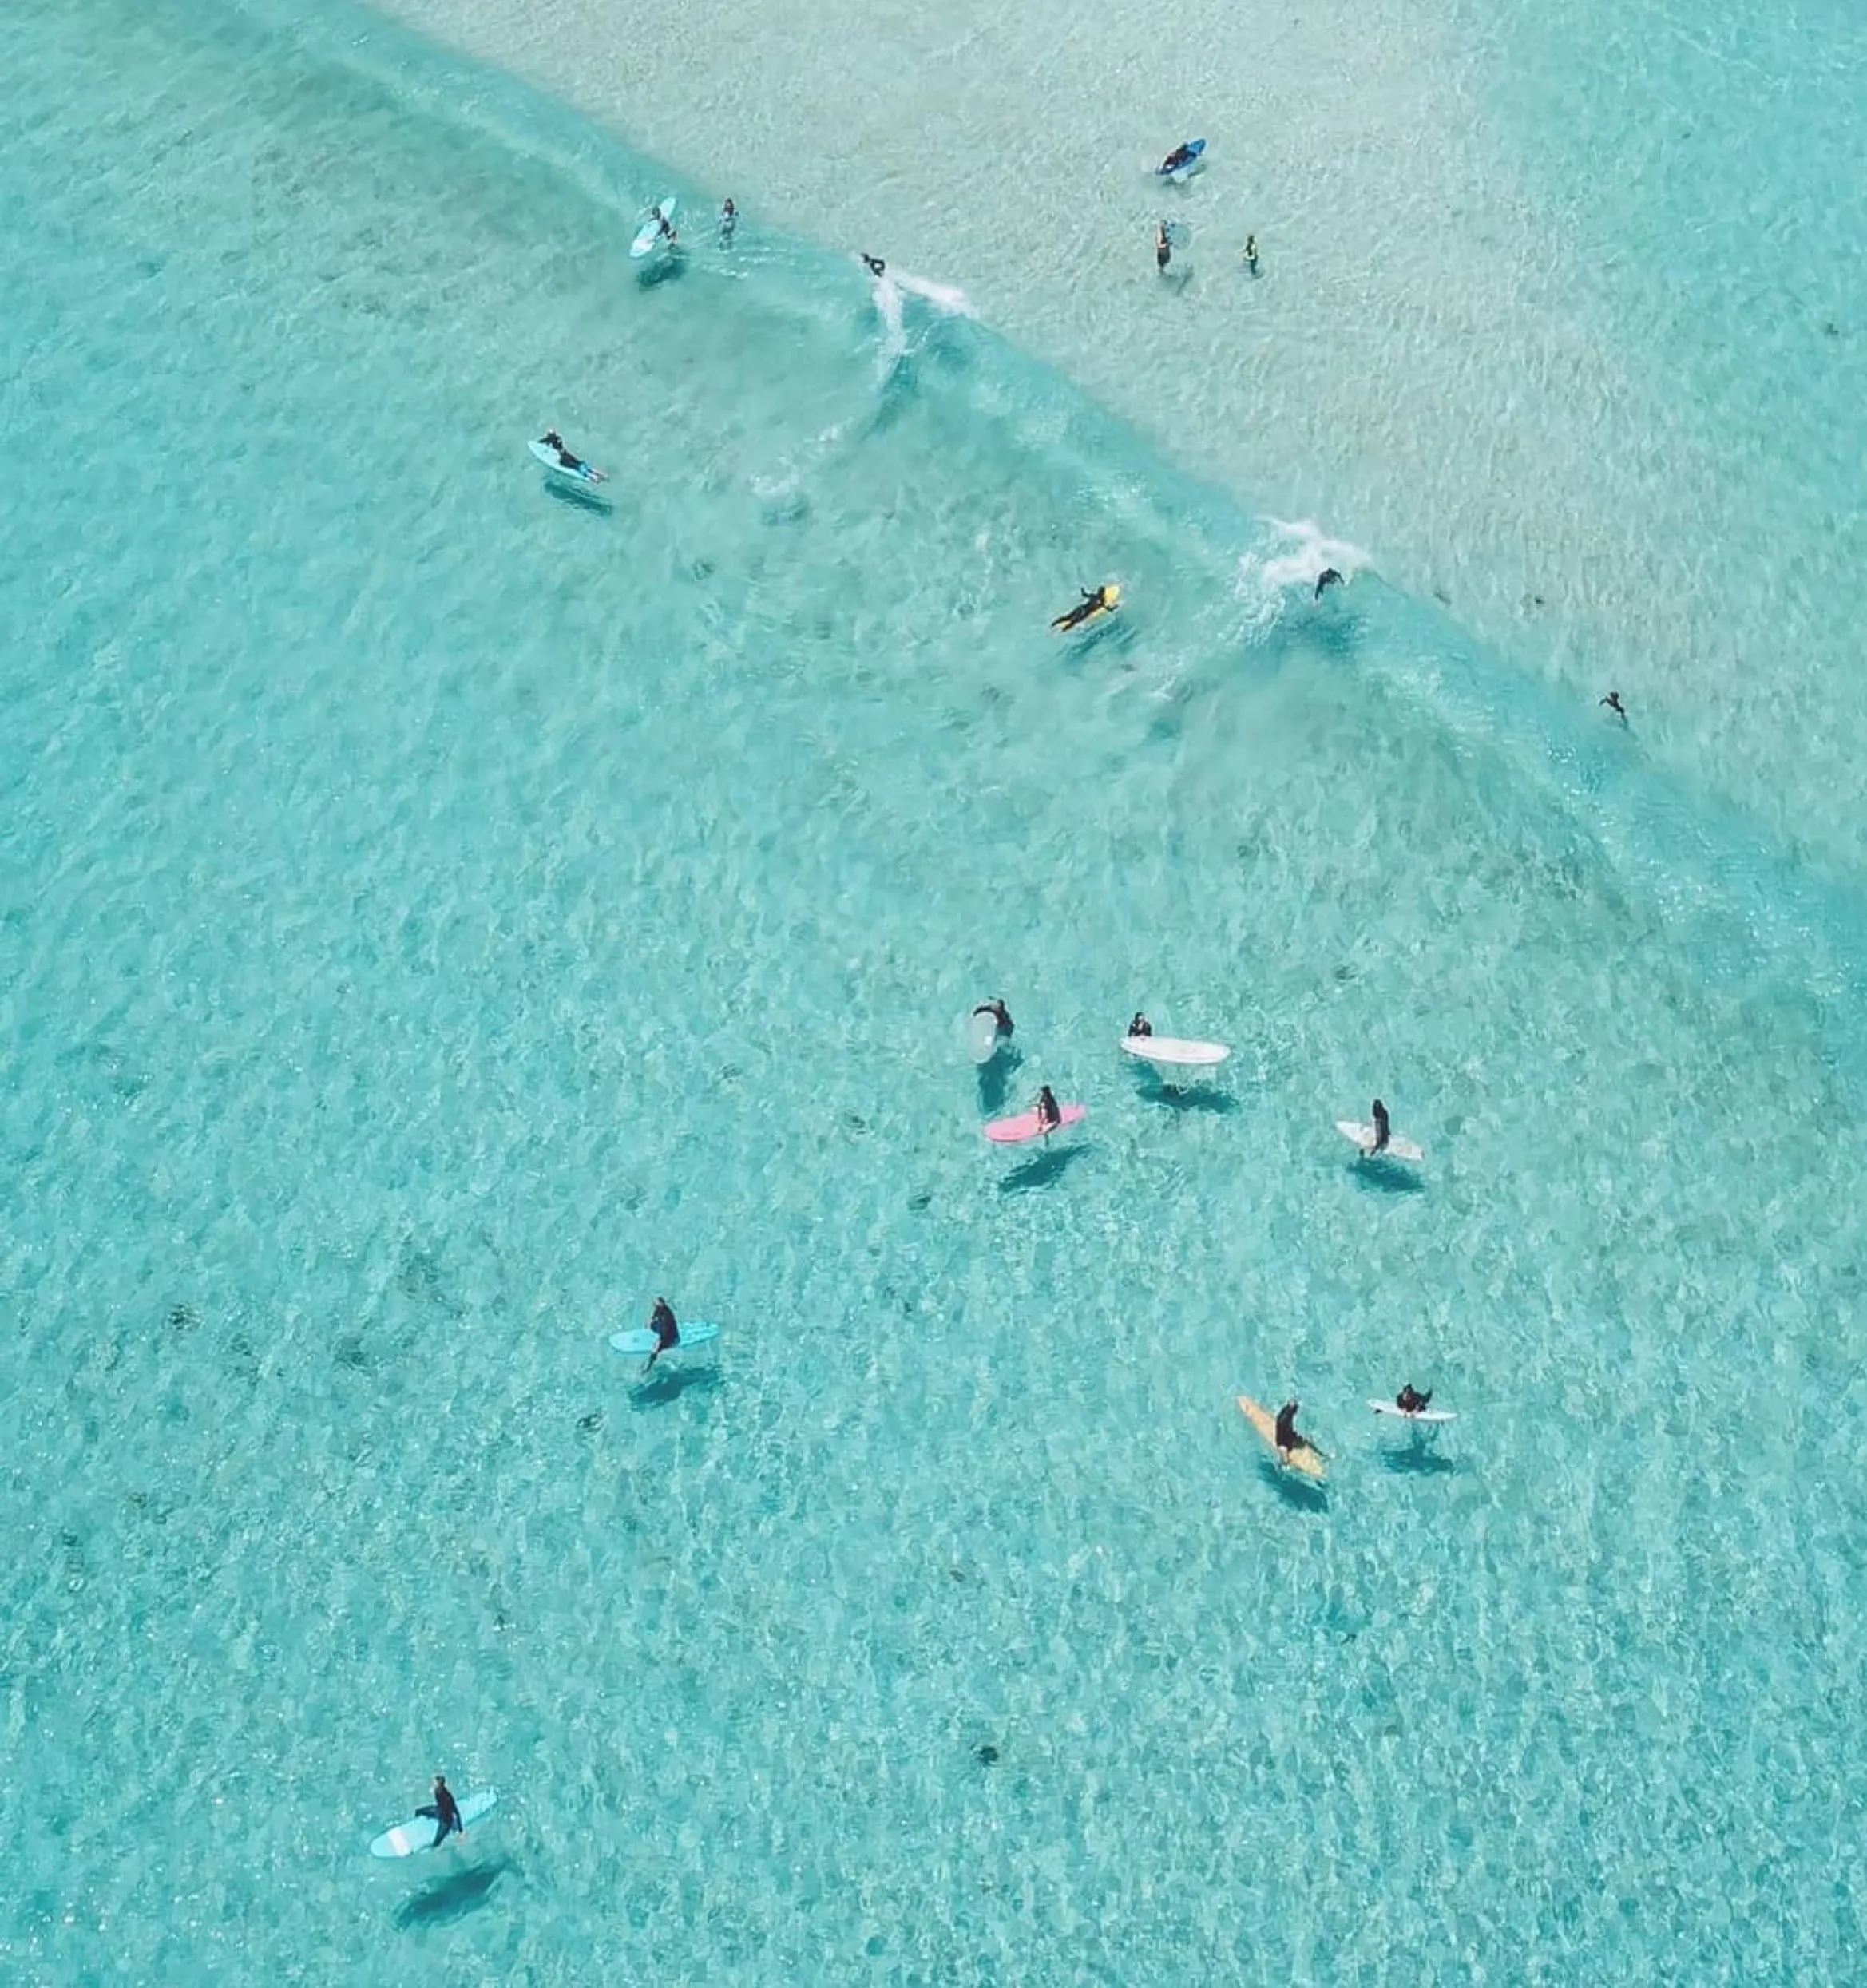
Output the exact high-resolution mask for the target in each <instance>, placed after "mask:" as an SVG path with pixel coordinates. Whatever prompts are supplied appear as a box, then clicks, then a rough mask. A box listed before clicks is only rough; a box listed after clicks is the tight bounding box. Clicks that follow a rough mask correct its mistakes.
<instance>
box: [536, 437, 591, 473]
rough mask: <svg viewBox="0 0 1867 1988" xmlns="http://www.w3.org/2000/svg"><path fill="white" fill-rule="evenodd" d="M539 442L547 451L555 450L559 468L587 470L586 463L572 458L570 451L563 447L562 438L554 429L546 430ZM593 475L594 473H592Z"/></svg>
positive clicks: (587, 465)
mask: <svg viewBox="0 0 1867 1988" xmlns="http://www.w3.org/2000/svg"><path fill="white" fill-rule="evenodd" d="M540 440H541V441H542V442H543V443H544V445H545V447H546V448H547V449H556V450H557V461H558V465H559V466H560V467H561V468H562V469H589V467H590V465H589V464H588V463H587V462H585V461H583V459H582V458H581V457H578V456H573V454H572V453H570V451H569V449H567V448H565V446H564V438H563V436H561V434H558V432H557V430H556V429H555V428H547V429H546V430H545V433H544V434H543V435H542V436H541V438H540ZM593 473H594V472H593Z"/></svg>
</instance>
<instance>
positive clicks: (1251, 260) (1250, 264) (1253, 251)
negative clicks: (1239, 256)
mask: <svg viewBox="0 0 1867 1988" xmlns="http://www.w3.org/2000/svg"><path fill="white" fill-rule="evenodd" d="M1245 267H1246V268H1247V269H1248V270H1250V271H1251V274H1252V275H1254V276H1255V275H1257V273H1258V238H1257V236H1255V235H1247V236H1246V237H1245Z"/></svg>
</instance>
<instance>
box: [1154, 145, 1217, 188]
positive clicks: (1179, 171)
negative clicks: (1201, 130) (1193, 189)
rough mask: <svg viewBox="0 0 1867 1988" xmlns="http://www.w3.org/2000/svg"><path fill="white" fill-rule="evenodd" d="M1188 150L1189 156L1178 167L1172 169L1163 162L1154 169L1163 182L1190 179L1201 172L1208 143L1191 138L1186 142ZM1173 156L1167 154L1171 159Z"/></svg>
mask: <svg viewBox="0 0 1867 1988" xmlns="http://www.w3.org/2000/svg"><path fill="white" fill-rule="evenodd" d="M1175 149H1178V148H1175ZM1186 150H1187V153H1188V155H1189V156H1187V157H1186V158H1184V159H1183V160H1181V161H1180V162H1179V164H1178V165H1176V166H1171V167H1170V166H1168V165H1167V164H1166V162H1165V161H1164V160H1163V162H1162V163H1161V164H1159V165H1157V166H1156V167H1155V168H1154V170H1155V172H1156V173H1157V174H1159V176H1160V177H1161V178H1162V179H1163V180H1186V179H1188V178H1190V177H1191V176H1192V175H1193V174H1194V173H1195V172H1198V171H1199V166H1200V163H1201V161H1202V160H1203V159H1204V157H1205V156H1206V141H1205V140H1204V139H1203V138H1189V139H1187V142H1186ZM1167 156H1168V157H1169V158H1171V156H1173V155H1172V153H1171V152H1169V153H1168V154H1167Z"/></svg>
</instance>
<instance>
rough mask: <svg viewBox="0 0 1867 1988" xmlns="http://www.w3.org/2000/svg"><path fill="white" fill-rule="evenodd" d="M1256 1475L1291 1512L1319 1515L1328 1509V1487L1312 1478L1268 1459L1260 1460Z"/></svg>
mask: <svg viewBox="0 0 1867 1988" xmlns="http://www.w3.org/2000/svg"><path fill="white" fill-rule="evenodd" d="M1258 1474H1259V1476H1260V1477H1262V1478H1263V1479H1264V1480H1265V1482H1266V1483H1268V1484H1269V1485H1270V1488H1271V1489H1272V1490H1273V1491H1275V1492H1276V1493H1277V1495H1278V1497H1279V1498H1281V1499H1282V1500H1283V1502H1284V1503H1286V1505H1288V1506H1289V1507H1290V1509H1291V1510H1292V1511H1304V1512H1313V1513H1321V1512H1326V1511H1328V1509H1329V1487H1328V1486H1327V1485H1326V1484H1318V1483H1317V1482H1316V1480H1315V1479H1314V1478H1311V1477H1303V1476H1300V1475H1298V1473H1297V1472H1296V1471H1293V1470H1290V1469H1289V1468H1287V1467H1286V1466H1284V1465H1283V1464H1281V1463H1272V1462H1271V1461H1270V1459H1269V1458H1268V1457H1265V1458H1262V1459H1260V1460H1259V1464H1258Z"/></svg>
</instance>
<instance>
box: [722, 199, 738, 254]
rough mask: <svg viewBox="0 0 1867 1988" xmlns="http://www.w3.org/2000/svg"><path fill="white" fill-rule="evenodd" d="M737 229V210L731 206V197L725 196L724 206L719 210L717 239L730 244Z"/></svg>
mask: <svg viewBox="0 0 1867 1988" xmlns="http://www.w3.org/2000/svg"><path fill="white" fill-rule="evenodd" d="M738 228H739V209H738V208H736V207H735V206H734V205H733V204H732V196H731V194H728V195H727V196H726V204H725V205H724V206H723V208H720V210H719V239H720V240H721V241H722V242H730V241H731V240H732V238H733V236H734V234H735V232H737V230H738Z"/></svg>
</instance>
